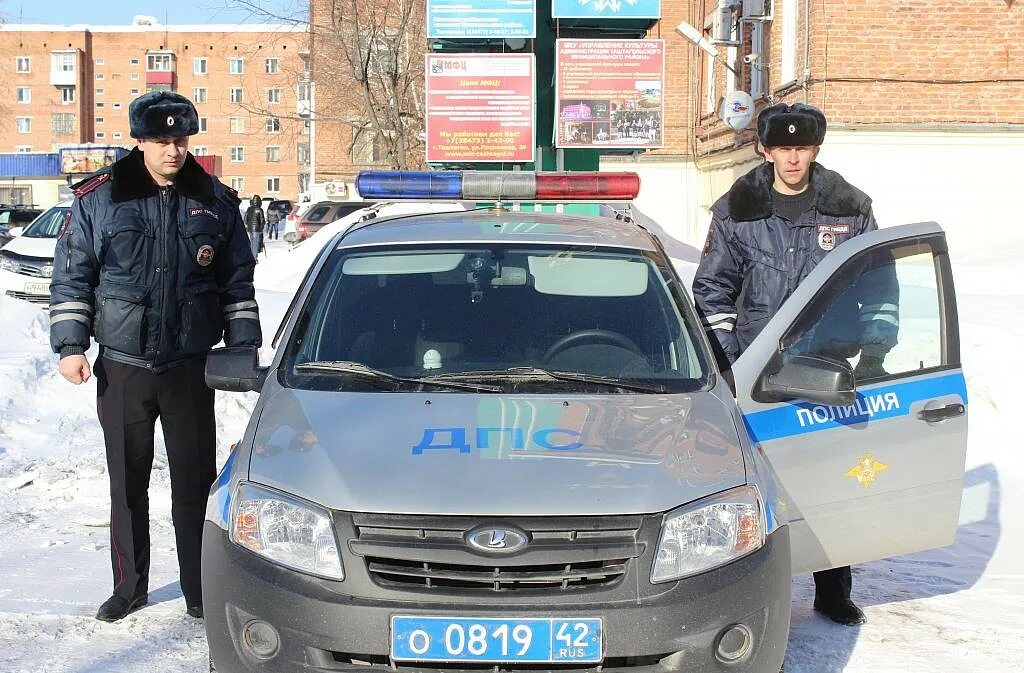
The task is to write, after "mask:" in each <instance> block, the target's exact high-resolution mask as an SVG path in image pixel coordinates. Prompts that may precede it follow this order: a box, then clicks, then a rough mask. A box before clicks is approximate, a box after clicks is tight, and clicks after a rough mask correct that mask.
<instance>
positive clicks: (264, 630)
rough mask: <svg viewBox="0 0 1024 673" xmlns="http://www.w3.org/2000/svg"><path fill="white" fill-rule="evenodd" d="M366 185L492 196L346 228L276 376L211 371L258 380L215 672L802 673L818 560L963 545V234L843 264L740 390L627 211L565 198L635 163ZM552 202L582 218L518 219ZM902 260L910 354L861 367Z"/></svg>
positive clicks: (762, 341) (222, 489) (281, 336)
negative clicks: (799, 590) (799, 665)
mask: <svg viewBox="0 0 1024 673" xmlns="http://www.w3.org/2000/svg"><path fill="white" fill-rule="evenodd" d="M357 184H358V187H359V190H360V192H361V194H362V196H363V198H367V199H377V200H395V199H398V198H403V197H409V198H420V199H438V198H450V199H458V200H462V201H475V202H491V203H490V206H486V205H485V206H484V207H482V208H480V209H477V210H471V211H468V212H457V213H435V214H420V215H410V216H402V217H392V218H384V217H381V218H377V219H372V220H368V221H365V222H362V223H360V224H357V225H355V226H353V227H351V228H349V229H348V230H347V231H345V232H343V233H339V234H337V235H336V236H335V237H334V239H333V240H332V241H331V242H330V243H329V244H328V245H326V246H325V248H324V250H323V251H322V252H321V253H320V255H319V257H318V259H317V260H316V262H315V263H314V264H313V265H312V267H311V268H310V270H309V272H308V274H307V277H306V279H305V280H304V282H303V283H302V286H301V288H300V290H299V292H298V293H297V295H296V296H295V298H294V302H293V304H292V306H291V307H290V308H289V310H288V312H287V314H286V316H285V319H284V321H283V323H282V326H281V328H280V330H279V333H278V335H277V337H276V346H277V348H276V351H275V356H274V359H273V362H272V363H271V364H270V365H269V366H267V367H263V366H260V365H259V363H258V359H257V357H256V354H255V352H254V351H252V350H246V349H222V350H218V351H214V352H212V353H211V354H210V357H209V359H208V363H207V382H208V383H209V384H210V385H211V386H213V387H216V388H219V389H223V390H235V391H242V390H259V391H260V396H259V401H258V403H257V405H256V408H255V410H254V413H253V414H252V419H251V421H250V423H249V425H248V427H247V429H246V431H245V434H244V437H243V439H242V440H241V441H240V442H239V444H238V445H237V447H236V448H235V449H234V451H233V452H232V454H231V455H230V458H229V459H228V461H227V464H226V465H225V466H224V469H223V471H222V473H221V474H220V476H219V478H218V480H217V482H216V484H215V485H214V488H213V491H212V494H211V498H210V501H209V507H208V511H207V522H206V526H205V531H204V539H203V597H204V603H205V613H206V630H207V636H208V640H209V646H210V654H211V658H212V662H213V664H214V665H215V666H216V669H217V670H219V671H222V672H225V673H236V672H242V671H266V672H270V671H274V672H275V673H287V672H291V671H309V670H317V671H334V670H349V671H352V670H356V669H358V670H361V671H367V670H379V671H385V670H390V671H395V670H397V671H410V672H411V671H435V670H437V671H440V670H445V671H451V670H494V671H519V670H530V671H532V670H541V669H543V670H560V671H576V670H579V671H583V670H604V671H608V670H613V671H636V672H637V673H641V672H647V671H650V672H654V671H698V670H699V671H743V672H747V671H753V672H757V673H764V672H767V671H771V672H774V671H778V670H779V667H780V665H781V663H782V662H783V658H784V653H785V648H786V642H787V636H788V630H789V614H790V586H791V576H792V574H794V573H803V572H808V571H813V570H819V569H825V568H831V567H836V566H841V565H844V564H849V563H859V562H863V561H868V560H873V559H879V558H884V557H888V556H892V555H898V554H904V553H908V552H912V551H917V550H922V549H926V548H930V547H936V546H942V545H946V544H949V543H950V542H951V541H952V540H953V535H954V532H955V529H956V524H957V517H958V511H959V505H960V496H961V487H962V480H963V472H964V460H965V450H966V428H967V413H966V412H967V395H966V390H965V384H964V377H963V374H962V372H961V367H960V357H959V344H958V337H957V314H956V303H955V298H954V293H953V284H952V279H951V274H950V266H949V260H948V256H947V251H946V243H945V238H944V235H943V233H942V230H941V229H940V228H939V227H938V226H937V225H935V224H915V225H907V226H903V227H893V228H889V229H885V230H882V231H877V232H872V233H869V234H865V235H863V236H860V237H857V238H855V239H852V240H850V241H848V242H846V243H843V244H842V245H839V246H837V247H836V249H835V250H834V251H832V252H831V253H829V255H828V256H827V257H826V258H825V260H824V261H823V262H822V263H821V264H819V265H818V267H817V268H816V269H815V270H814V272H813V273H812V274H810V276H809V277H808V278H807V279H806V281H805V282H804V283H803V284H802V285H801V286H800V287H799V288H797V290H796V291H795V292H794V293H793V295H792V296H791V297H790V298H789V299H788V300H787V302H786V303H785V304H784V306H783V307H782V308H781V309H780V310H779V311H778V313H777V314H776V315H775V316H774V317H773V318H772V319H771V321H770V323H769V324H768V326H767V327H765V328H764V330H763V331H762V332H761V334H760V336H758V337H757V340H756V341H755V342H754V343H753V344H752V345H751V346H750V347H749V348H748V349H747V350H746V351H745V352H744V354H743V355H742V357H741V358H740V359H739V360H738V361H737V362H736V363H735V365H734V367H733V369H732V370H731V377H732V379H733V380H732V381H727V380H726V378H725V377H724V376H723V374H722V373H721V372H719V371H718V369H717V368H716V365H715V364H714V362H715V361H714V358H713V356H712V351H711V349H710V346H709V343H708V341H707V339H706V337H705V334H704V330H703V329H702V324H701V320H700V317H699V316H698V315H697V313H696V312H695V309H694V306H693V304H692V302H691V300H690V298H689V296H688V293H687V290H686V288H685V287H684V285H683V283H682V282H681V280H680V277H679V275H678V274H677V272H676V270H675V269H674V268H673V266H672V263H671V262H670V260H669V258H668V257H667V255H666V254H665V251H664V249H663V247H662V244H661V243H660V242H659V240H658V239H657V238H656V237H655V236H654V235H652V234H651V233H650V232H649V231H647V230H645V229H644V228H642V227H640V226H638V225H637V224H635V223H633V222H632V221H631V218H630V216H629V207H628V203H627V204H625V205H621V204H620V205H618V206H613V207H612V210H614V211H615V212H616V213H617V215H616V216H612V217H605V216H600V215H594V214H572V213H571V212H564V211H572V210H585V209H586V208H588V207H592V206H587V205H585V204H583V203H578V204H576V205H575V206H574V205H573V203H572V202H573V201H578V202H589V201H602V202H616V201H627V200H628V199H629V198H631V197H632V196H634V195H635V193H636V192H637V190H638V188H639V182H638V179H637V177H636V176H635V175H633V174H606V173H600V174H571V175H570V174H545V173H539V174H532V173H520V172H516V173H498V172H479V173H465V174H460V173H447V172H424V173H416V172H412V173H403V172H399V173H364V174H361V175H360V176H359V178H358V181H357ZM543 200H552V201H559V202H562V203H568V204H569V205H565V206H562V207H558V208H552V207H551V206H536V205H534V206H523V205H516V206H512V207H509V206H508V204H507V203H505V202H508V201H529V202H539V201H543ZM498 202H501V203H498ZM531 209H532V210H533V211H537V210H538V209H539V210H540V211H541V212H527V211H528V210H531ZM606 210H607V207H606ZM894 271H895V275H896V277H897V278H898V279H899V284H900V290H901V299H900V305H899V307H898V310H899V316H900V338H899V345H898V346H896V347H895V348H894V349H893V350H892V351H890V353H889V354H888V356H887V357H886V360H885V364H884V366H885V374H886V375H885V376H881V377H880V378H877V379H874V380H869V381H856V380H855V377H854V374H853V365H854V363H855V362H856V357H857V356H856V355H853V356H852V357H851V358H849V359H836V358H835V357H833V356H826V355H823V354H821V353H820V352H817V351H815V349H814V347H812V346H809V344H813V343H814V339H811V338H809V337H810V336H811V335H813V334H814V333H815V332H816V330H819V329H821V328H822V327H825V326H827V323H828V321H829V320H830V319H831V318H830V308H831V307H833V306H836V305H842V304H843V303H844V302H843V297H844V295H845V294H846V293H847V292H849V291H851V288H853V286H854V285H855V283H856V281H857V279H858V278H861V277H863V276H866V275H870V274H875V273H886V274H892V273H893V272H894ZM862 299H863V298H862ZM869 300H870V299H869ZM825 331H828V330H827V329H826V330H825ZM731 385H732V386H734V390H735V393H734V392H733V390H732V389H731Z"/></svg>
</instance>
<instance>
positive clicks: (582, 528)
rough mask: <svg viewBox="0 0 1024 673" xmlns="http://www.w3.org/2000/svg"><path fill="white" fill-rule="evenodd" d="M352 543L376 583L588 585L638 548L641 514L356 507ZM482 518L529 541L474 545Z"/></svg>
mask: <svg viewBox="0 0 1024 673" xmlns="http://www.w3.org/2000/svg"><path fill="white" fill-rule="evenodd" d="M352 518H353V524H354V528H355V537H354V539H353V540H352V541H351V542H350V543H349V548H350V550H351V551H352V552H353V553H355V554H356V555H357V556H361V557H363V558H364V560H365V562H366V570H367V573H368V574H369V576H370V579H371V580H373V582H374V583H376V584H377V585H379V586H383V587H389V588H395V589H418V590H425V591H435V592H437V591H441V592H443V591H445V590H458V592H459V593H465V592H466V591H470V592H473V591H480V592H495V591H501V592H510V591H529V590H533V591H585V590H587V589H594V588H600V587H608V586H612V585H615V584H617V583H618V582H619V581H620V580H621V579H622V578H623V576H625V575H626V573H627V572H628V570H629V567H630V564H631V563H634V562H635V560H636V559H637V558H638V557H639V556H640V555H641V554H642V553H643V550H644V543H643V542H642V541H640V539H639V530H640V527H641V524H642V523H643V517H640V516H608V517H600V516H581V517H511V518H509V519H500V518H495V519H486V520H484V519H480V518H476V517H431V516H423V517H416V516H402V515H383V514H354V515H353V517H352ZM481 525H487V526H495V527H499V528H500V527H503V526H504V527H514V528H517V529H519V530H521V531H523V532H525V533H526V536H527V539H528V540H529V542H528V544H527V545H526V546H525V547H524V548H523V549H521V550H519V551H516V552H512V553H508V554H501V553H488V552H484V551H478V550H475V549H473V548H471V547H470V546H469V545H468V543H467V542H466V536H467V533H469V532H470V531H472V530H474V529H475V528H478V527H480V526H481Z"/></svg>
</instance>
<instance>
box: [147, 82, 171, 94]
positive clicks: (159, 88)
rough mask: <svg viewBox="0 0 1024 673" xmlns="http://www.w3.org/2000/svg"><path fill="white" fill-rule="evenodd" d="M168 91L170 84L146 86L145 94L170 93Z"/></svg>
mask: <svg viewBox="0 0 1024 673" xmlns="http://www.w3.org/2000/svg"><path fill="white" fill-rule="evenodd" d="M170 90H171V85H170V84H147V85H146V93H149V92H150V91H170Z"/></svg>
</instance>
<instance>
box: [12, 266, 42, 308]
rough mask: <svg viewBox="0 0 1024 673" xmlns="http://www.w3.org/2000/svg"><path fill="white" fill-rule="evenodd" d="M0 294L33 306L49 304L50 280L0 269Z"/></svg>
mask: <svg viewBox="0 0 1024 673" xmlns="http://www.w3.org/2000/svg"><path fill="white" fill-rule="evenodd" d="M0 292H2V293H3V294H4V295H6V296H8V297H13V298H15V299H24V300H25V301H30V302H32V303H34V304H49V303H50V279H49V278H43V277H41V276H28V275H23V274H20V273H13V272H11V271H8V270H6V269H0Z"/></svg>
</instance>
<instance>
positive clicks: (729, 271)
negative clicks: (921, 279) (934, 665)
mask: <svg viewBox="0 0 1024 673" xmlns="http://www.w3.org/2000/svg"><path fill="white" fill-rule="evenodd" d="M825 127H826V120H825V115H824V114H822V112H821V110H819V109H817V108H815V107H813V106H810V105H804V104H800V103H797V104H794V105H787V104H785V103H780V104H778V105H773V106H771V107H768V108H765V109H764V110H762V111H761V113H760V115H759V116H758V118H757V139H758V141H759V142H760V144H761V146H762V152H763V154H764V158H765V160H766V161H765V163H763V164H761V165H760V166H758V167H757V168H755V169H753V170H752V171H750V172H749V173H747V174H746V175H744V176H742V177H741V178H739V179H738V180H737V181H736V183H735V184H734V185H733V186H732V188H731V189H730V190H729V192H728V193H726V194H725V195H724V196H723V197H722V198H720V199H719V200H718V201H717V202H716V203H715V204H714V206H712V209H711V210H712V221H711V226H710V228H709V230H708V236H707V242H706V243H705V246H704V253H703V257H702V258H701V261H700V264H699V265H698V267H697V273H696V276H695V277H694V281H693V298H694V301H695V302H696V304H697V307H698V309H699V311H700V312H701V313H702V317H703V320H704V327H705V330H706V331H707V332H708V336H709V339H710V341H711V343H712V345H713V346H714V347H715V348H716V355H717V356H718V359H719V364H720V366H721V368H722V369H723V370H727V369H729V367H730V366H731V364H732V362H734V361H735V360H736V358H738V357H739V355H740V354H741V353H742V352H743V350H744V349H746V348H747V346H749V345H750V343H751V342H752V341H753V340H754V337H756V336H757V335H758V333H759V332H760V331H761V329H762V328H763V327H764V325H765V324H766V323H767V322H768V320H769V318H771V316H773V315H774V314H775V313H776V311H777V310H778V309H779V307H780V306H781V305H782V302H783V301H785V300H786V298H787V297H789V295H790V294H792V292H793V291H794V290H795V289H796V287H797V285H798V284H799V283H800V282H801V281H802V280H803V279H804V278H806V277H807V275H808V274H809V273H810V272H811V270H812V269H813V268H814V267H815V266H816V265H817V264H818V263H819V262H820V261H821V260H822V259H823V258H824V257H825V255H827V254H828V253H829V251H831V250H832V249H834V248H835V247H836V246H837V245H839V244H840V243H842V242H843V241H845V240H847V239H849V238H852V237H853V236H857V235H859V234H862V233H864V232H866V231H872V230H874V229H877V228H878V227H877V224H876V223H875V218H874V215H873V214H872V212H871V199H869V198H868V196H867V195H866V194H864V193H863V192H861V191H860V190H859V189H857V188H856V187H854V186H852V185H850V184H849V183H848V182H847V181H846V180H845V179H843V177H842V176H841V175H839V174H838V173H835V172H833V171H830V170H827V169H826V168H825V167H823V166H822V165H821V164H818V163H817V162H816V161H815V159H816V158H817V156H818V150H819V148H820V146H821V144H822V142H823V141H824V139H825ZM880 268H881V272H880V273H875V274H871V275H870V276H865V277H864V278H863V279H862V281H863V282H860V283H858V286H857V287H856V288H855V290H854V291H851V293H848V295H847V296H846V297H845V298H844V299H843V300H840V301H839V302H837V304H836V305H835V306H834V307H833V308H832V309H830V310H829V315H828V319H827V320H824V319H823V320H822V321H820V322H821V323H823V324H824V325H823V328H822V329H821V330H819V331H820V332H828V333H829V335H828V338H827V340H826V339H822V334H817V335H816V338H817V339H818V343H817V344H816V347H814V348H808V349H807V350H810V351H813V352H815V353H816V354H819V355H825V356H828V357H837V358H851V357H854V356H859V358H858V361H857V366H856V369H855V374H856V377H857V380H858V382H861V381H863V380H871V379H875V378H880V377H882V376H886V375H887V374H886V372H885V369H884V368H883V366H882V363H883V360H884V358H885V355H886V353H888V351H889V350H890V349H891V348H892V347H893V345H895V343H896V333H897V330H898V325H899V313H898V308H897V306H898V299H899V285H898V283H897V281H896V277H895V272H894V270H893V268H892V266H891V264H889V265H885V264H883V265H882V266H881V267H880ZM858 297H864V298H865V299H864V301H858V300H857V299H858ZM844 302H845V303H844ZM825 343H827V345H828V347H827V348H825V347H823V344H825ZM804 345H805V346H806V344H804ZM814 585H815V598H814V608H815V609H816V610H818V611H819V612H821V613H822V614H824V615H825V616H826V617H828V618H829V619H831V620H833V621H835V622H838V623H840V624H847V625H855V624H863V623H864V621H865V617H864V613H863V612H862V611H861V610H860V608H858V607H857V606H856V605H855V604H854V603H853V601H852V600H851V599H850V590H851V588H852V578H851V574H850V568H849V566H846V567H843V568H835V569H832V570H826V571H822V572H817V573H815V574H814Z"/></svg>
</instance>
